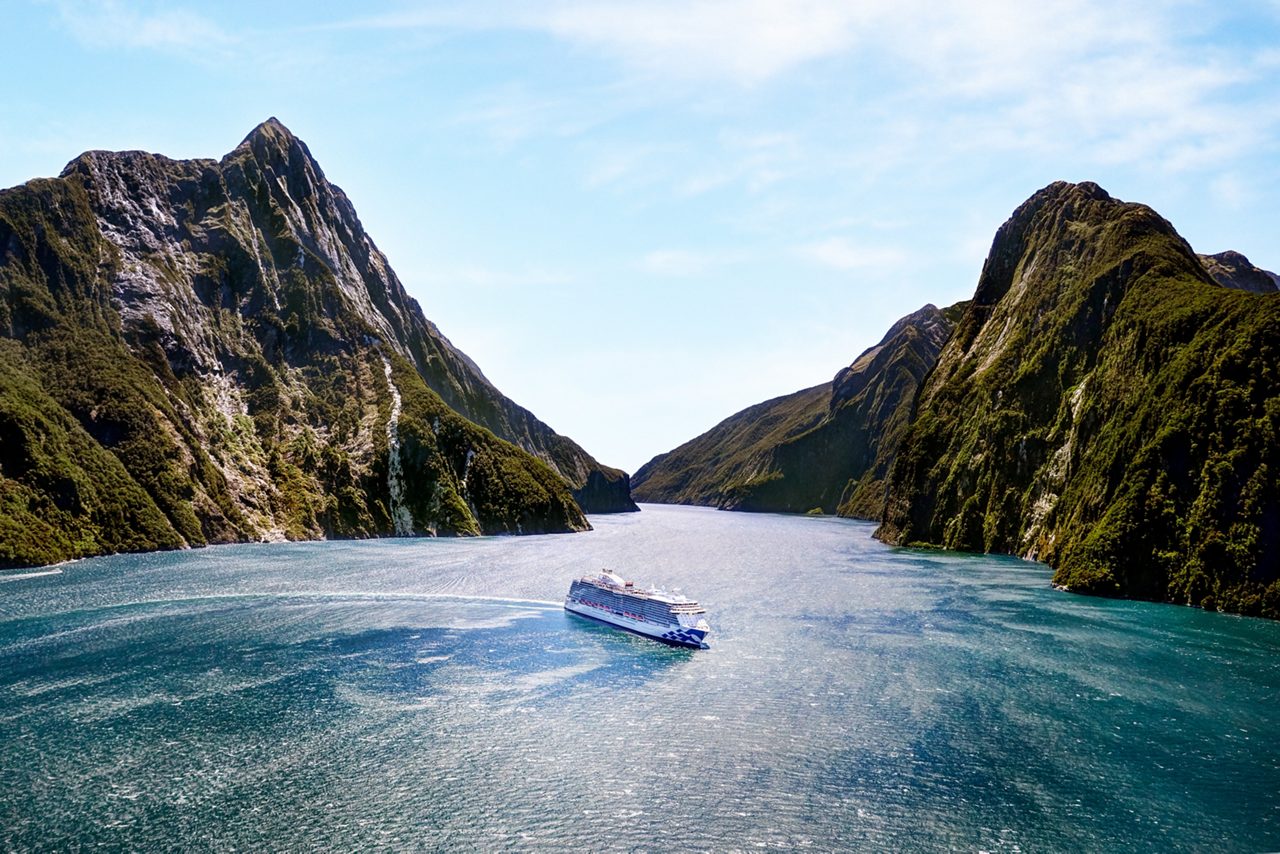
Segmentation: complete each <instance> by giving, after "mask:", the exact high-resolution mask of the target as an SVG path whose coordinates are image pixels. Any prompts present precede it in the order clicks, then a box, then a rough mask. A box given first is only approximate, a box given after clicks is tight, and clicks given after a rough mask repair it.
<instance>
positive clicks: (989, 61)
mask: <svg viewBox="0 0 1280 854" xmlns="http://www.w3.org/2000/svg"><path fill="white" fill-rule="evenodd" d="M352 7H358V8H355V9H354V10H353V8H352ZM6 13H7V14H6V21H5V29H6V32H5V37H4V42H5V49H4V52H3V54H2V55H0V68H2V70H3V72H4V79H5V80H6V81H8V84H7V86H6V92H5V96H4V109H3V110H0V152H3V154H2V156H0V186H11V185H14V184H19V183H21V182H23V181H25V180H27V179H28V178H32V177H36V176H45V175H53V174H57V173H58V172H59V171H60V170H61V169H62V167H63V165H64V164H65V163H66V162H67V161H68V160H70V159H71V158H73V157H74V156H75V155H76V154H78V153H80V152H81V151H83V150H86V149H90V148H108V149H125V148H141V149H146V150H150V151H159V152H162V153H164V154H167V155H169V156H172V157H218V156H221V155H222V154H224V153H225V152H227V151H229V150H230V149H231V148H233V147H234V146H235V145H236V144H237V143H238V142H239V141H240V139H241V138H242V137H243V136H244V135H245V134H246V133H247V132H248V131H249V130H250V129H251V128H252V127H253V126H254V125H256V124H257V123H258V122H260V121H262V120H263V119H265V118H266V117H268V116H272V115H274V116H277V117H279V118H280V120H281V121H283V122H284V123H285V124H286V125H288V126H289V127H290V128H291V129H292V130H293V131H294V132H295V133H296V134H297V135H299V136H300V137H302V138H303V139H304V140H306V142H307V143H308V145H309V146H310V148H311V150H312V153H313V154H315V156H316V157H317V159H318V160H319V161H320V163H321V165H322V166H323V167H324V169H325V171H326V174H327V175H328V177H329V178H330V180H332V181H334V182H335V183H337V184H339V185H340V186H341V187H343V189H344V190H345V191H346V192H347V194H348V195H349V196H350V197H351V199H352V200H353V202H354V203H355V205H356V208H357V210H358V211H359V213H360V216H361V219H362V220H363V222H364V224H365V227H366V228H367V229H368V230H369V232H370V234H371V235H372V236H373V238H374V240H375V241H376V242H377V243H378V245H379V247H380V248H381V249H382V250H383V251H384V252H385V253H386V254H387V256H388V257H389V259H390V261H391V264H392V266H393V267H394V268H395V269H396V271H397V273H398V274H399V275H400V278H401V279H402V280H403V281H404V283H405V286H406V287H407V288H408V290H409V292H410V293H411V294H413V295H414V296H415V297H417V299H418V300H419V302H421V304H422V307H423V311H424V312H425V313H426V315H427V317H429V318H430V319H432V320H434V321H435V322H436V323H437V324H439V326H440V328H441V329H442V330H443V331H444V333H445V334H446V335H448V336H449V337H450V338H451V339H452V340H453V342H454V343H455V344H457V345H458V346H459V347H461V348H462V349H463V350H464V351H466V352H467V353H468V354H469V355H471V356H472V357H473V358H474V359H475V360H476V361H477V362H478V363H479V364H480V366H481V367H482V368H483V369H484V371H485V372H486V374H487V375H488V376H489V377H490V379H492V380H493V381H494V382H495V383H496V384H497V385H498V387H499V388H501V389H502V390H503V391H504V392H506V393H507V394H508V395H509V396H511V397H513V398H514V399H515V400H517V401H519V402H520V403H522V404H524V405H525V406H527V407H528V408H530V409H532V410H533V411H534V412H535V413H536V414H537V415H538V416H539V417H541V418H542V419H543V420H544V421H547V422H548V423H550V424H551V425H552V426H553V427H555V428H556V429H557V430H559V431H561V432H563V433H566V434H567V435H570V436H572V437H573V438H575V439H576V440H578V441H579V442H580V443H581V444H582V445H583V446H585V447H586V448H587V449H588V450H589V451H591V452H592V453H593V454H595V455H596V456H597V457H598V458H600V459H601V460H602V461H603V462H606V463H610V464H613V465H619V466H622V467H625V468H627V469H628V470H631V471H634V470H635V469H636V468H637V467H638V466H639V465H641V464H642V463H643V462H645V461H646V460H647V459H648V458H649V457H651V456H652V455H654V454H657V453H660V452H662V451H666V450H669V449H670V448H672V447H674V446H675V445H677V444H679V443H681V442H683V441H685V440H687V439H689V438H692V437H693V436H694V435H696V434H698V433H700V432H702V431H704V430H706V429H707V428H709V427H711V426H712V425H713V424H715V423H716V422H717V421H719V420H720V419H722V418H724V417H725V416H727V415H729V414H731V413H732V412H735V411H737V410H738V409H741V408H742V407H744V406H747V405H750V404H752V403H756V402H759V401H761V400H764V399H766V398H769V397H773V396H775V395H779V394H785V393H788V392H791V391H794V390H797V389H799V388H802V387H806V386H809V385H814V384H817V383H820V382H825V381H827V380H829V379H830V378H831V376H832V375H833V374H834V373H835V372H836V370H838V369H839V368H840V367H841V366H843V365H846V364H848V363H849V362H850V361H852V360H853V358H854V357H855V356H856V355H857V354H858V353H859V352H860V351H861V350H863V349H864V348H866V347H868V346H870V345H872V344H874V343H875V342H876V341H877V340H878V339H879V337H880V335H881V334H882V333H883V332H884V330H885V329H887V328H888V326H889V325H890V324H891V323H892V322H893V321H894V320H895V319H896V318H898V317H900V316H901V315H903V314H906V313H908V312H910V311H913V310H915V309H916V308H918V307H920V306H921V305H923V304H925V303H927V302H933V303H935V304H937V305H946V304H949V303H951V302H954V301H956V300H960V299H965V298H967V297H968V296H970V294H971V293H972V291H973V288H974V286H975V284H976V282H977V277H978V274H979V272H980V271H981V267H982V261H983V258H984V257H985V254H986V250H987V248H988V247H989V245H990V241H991V237H992V235H993V233H994V231H995V229H996V228H997V227H998V226H999V225H1000V223H1001V222H1003V221H1004V219H1005V218H1007V217H1008V215H1009V214H1010V213H1011V212H1012V210H1013V209H1014V208H1015V207H1016V206H1017V205H1018V204H1019V203H1020V202H1021V201H1023V200H1024V199H1025V198H1026V197H1027V196H1029V195H1030V194H1031V193H1033V192H1034V191H1035V190H1037V189H1039V188H1040V187H1042V186H1044V185H1045V184H1047V183H1049V182H1051V181H1053V180H1057V179H1065V180H1072V181H1081V180H1093V181H1097V182H1098V183H1099V184H1101V185H1102V186H1103V187H1104V188H1106V189H1107V190H1108V191H1110V192H1111V193H1112V195H1114V196H1117V197H1119V198H1123V199H1126V200H1131V201H1141V202H1145V203H1147V204H1149V205H1151V206H1152V207H1154V208H1155V209H1156V210H1157V211H1159V212H1160V213H1161V214H1163V215H1164V216H1165V217H1166V218H1168V219H1169V220H1170V221H1171V222H1172V223H1173V224H1174V225H1175V226H1176V227H1177V228H1178V230H1179V231H1180V232H1181V233H1182V235H1183V236H1184V237H1186V238H1187V240H1188V241H1189V242H1190V243H1191V244H1192V246H1194V247H1195V248H1196V250H1197V251H1201V252H1218V251H1221V250H1223V249H1228V248H1232V249H1237V250H1239V251H1241V252H1244V253H1245V254H1246V255H1248V256H1249V257H1250V259H1252V260H1253V261H1254V263H1256V264H1258V265H1259V266H1262V267H1266V268H1269V269H1272V270H1276V269H1280V240H1278V238H1280V220H1278V219H1277V210H1278V209H1280V208H1278V202H1280V150H1278V146H1280V2H1275V0H1270V2H1262V0H1258V2H1236V3H1213V2H1193V0H1186V2H1166V3H1153V2H1130V0H1106V1H1105V2H1095V0H1042V2H1037V3H1027V2H969V3H956V2H927V1H926V0H893V2H887V0H862V2H839V0H829V2H809V0H738V2H723V1H722V0H683V2H639V0H635V1H634V2H615V0H564V2H544V3H536V2H529V1H528V0H526V2H502V0H495V1H494V2H490V0H472V2H468V3H465V4H464V3H459V4H435V3H416V4H411V3H397V2H383V3H378V2H370V3H364V4H336V3H333V4H330V3H315V2H313V3H303V2H298V3H290V2H272V3H267V4H260V3H247V2H246V3H234V2H229V3H219V4H198V3H194V2H192V3H188V4H183V3H157V2H138V3H134V2H124V0H88V2H70V0H68V1H67V2H56V0H54V1H53V2H36V3H30V4H11V5H10V6H8V7H6Z"/></svg>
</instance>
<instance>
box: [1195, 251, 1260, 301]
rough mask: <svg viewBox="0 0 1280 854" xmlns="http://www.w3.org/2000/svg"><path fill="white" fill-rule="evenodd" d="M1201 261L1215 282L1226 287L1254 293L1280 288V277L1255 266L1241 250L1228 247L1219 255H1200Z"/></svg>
mask: <svg viewBox="0 0 1280 854" xmlns="http://www.w3.org/2000/svg"><path fill="white" fill-rule="evenodd" d="M1196 257H1198V258H1199V259H1200V263H1201V264H1203V265H1204V269H1205V272H1207V273H1208V274H1209V275H1210V276H1211V277H1212V278H1213V280H1214V281H1215V282H1217V283H1218V284H1220V285H1222V286H1223V287H1224V288H1234V289H1235V290H1238V291H1248V292H1249V293H1253V294H1272V293H1275V292H1276V291H1277V290H1280V277H1277V276H1276V274H1275V273H1272V272H1269V271H1267V270H1263V269H1261V268H1259V267H1255V266H1254V265H1253V262H1251V261H1250V260H1249V259H1248V258H1246V257H1244V256H1243V255H1241V254H1240V253H1239V252H1235V251H1233V250H1230V249H1228V250H1227V251H1226V252H1219V253H1218V254H1217V255H1198V256H1196Z"/></svg>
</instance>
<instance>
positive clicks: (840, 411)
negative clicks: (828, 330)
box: [634, 305, 959, 518]
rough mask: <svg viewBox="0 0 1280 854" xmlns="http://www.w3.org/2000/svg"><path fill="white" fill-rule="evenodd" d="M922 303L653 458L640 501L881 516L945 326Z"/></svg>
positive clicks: (640, 479)
mask: <svg viewBox="0 0 1280 854" xmlns="http://www.w3.org/2000/svg"><path fill="white" fill-rule="evenodd" d="M958 313H959V312H958V309H957V310H955V311H953V310H951V309H948V310H947V312H945V313H944V312H942V311H939V310H938V309H937V308H935V307H934V306H932V305H927V306H925V307H924V308H922V309H920V310H919V311H917V312H915V313H913V314H910V315H908V316H906V317H904V318H902V319H901V320H899V321H898V322H897V323H895V324H894V325H893V327H892V328H891V329H890V330H889V331H888V332H887V333H886V334H885V336H884V338H883V339H882V340H881V341H880V343H879V344H877V345H876V346H874V347H872V348H870V349H869V350H867V351H866V352H864V353H863V354H862V355H860V356H859V357H858V358H857V359H856V360H855V361H854V362H853V364H852V365H850V366H849V367H847V368H844V369H842V370H841V371H840V372H839V373H838V374H836V376H835V379H834V380H832V382H831V383H830V384H828V385H822V386H815V387H814V388H810V389H805V390H804V391H800V392H796V393H795V394H792V395H787V396H785V397H780V398H777V399H775V400H771V401H766V402H765V403H761V404H758V405H757V406H753V407H750V408H748V409H745V410H743V411H742V412H739V413H737V414H736V415H733V416H730V417H729V418H727V419H725V420H724V421H722V422H721V423H720V424H718V425H716V426H715V427H714V428H712V429H711V430H710V431H708V432H707V433H704V434H703V435H701V436H699V437H697V438H696V439H694V440H692V441H690V442H688V443H686V444H684V445H681V446H680V447H679V448H676V449H675V450H673V451H671V452H669V453H667V454H663V455H661V456H658V457H655V458H654V459H653V460H651V461H650V462H649V463H647V464H646V465H645V466H643V467H642V468H641V469H640V471H638V472H637V473H636V477H635V486H634V489H635V494H636V497H638V498H639V499H640V500H641V501H658V502H672V503H690V504H713V505H715V506H718V507H721V508H723V509H728V510H752V511H763V512H780V513H804V512H809V511H818V512H823V513H836V512H839V513H840V514H841V515H847V516H855V517H861V518H878V517H879V515H880V512H881V510H882V509H883V507H884V491H885V489H884V488H885V478H886V476H887V474H888V469H889V465H890V463H891V461H892V459H893V455H894V452H895V450H896V448H897V443H898V441H899V440H900V438H901V436H902V433H903V431H904V430H905V429H906V426H907V423H908V421H909V417H910V413H911V404H912V401H913V399H914V397H915V392H916V388H917V387H918V385H919V383H920V382H921V380H923V379H924V376H925V375H926V374H927V373H928V372H929V369H930V368H931V367H932V366H933V363H934V360H935V359H936V358H937V355H938V352H939V350H941V348H942V345H943V343H944V342H945V341H946V340H947V337H948V336H949V335H950V334H951V328H952V322H951V320H950V319H949V316H951V317H954V316H956V315H958Z"/></svg>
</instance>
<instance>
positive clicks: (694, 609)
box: [564, 571, 711, 649]
mask: <svg viewBox="0 0 1280 854" xmlns="http://www.w3.org/2000/svg"><path fill="white" fill-rule="evenodd" d="M564 608H565V610H566V611H569V612H571V613H574V614H577V615H579V616H582V617H587V618H588V619H592V620H598V621H599V622H602V623H607V624H609V625H611V626H616V627H617V628H620V629H625V630H627V631H629V632H634V633H635V634H638V635H643V636H645V637H647V638H652V639H653V640H657V641H662V642H663V643H668V644H672V645H674V646H688V647H694V648H695V649H706V648H707V644H706V637H707V634H708V633H710V631H711V626H709V625H708V624H707V621H706V619H705V615H706V613H707V609H706V608H703V607H702V606H701V605H699V604H698V603H697V602H695V601H693V600H692V599H688V598H686V597H684V596H682V595H680V594H678V593H668V592H667V591H665V590H659V589H657V588H655V587H651V588H649V589H648V590H644V589H641V588H639V587H636V586H635V584H634V583H633V582H631V581H626V580H624V579H623V578H622V577H621V576H619V575H615V574H614V573H612V572H607V571H601V572H600V574H599V575H595V576H590V575H587V576H583V577H582V578H579V579H577V580H576V581H574V582H573V583H572V584H570V585H569V595H568V596H566V597H565V599H564Z"/></svg>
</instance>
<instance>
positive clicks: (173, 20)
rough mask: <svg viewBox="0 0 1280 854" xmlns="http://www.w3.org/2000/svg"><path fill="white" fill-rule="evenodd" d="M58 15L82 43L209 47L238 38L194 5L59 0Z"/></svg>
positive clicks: (167, 48) (168, 48)
mask: <svg viewBox="0 0 1280 854" xmlns="http://www.w3.org/2000/svg"><path fill="white" fill-rule="evenodd" d="M56 8H57V10H58V19H59V21H60V22H61V23H62V25H63V26H64V27H66V29H67V31H68V32H69V33H71V35H72V36H73V37H74V38H75V39H76V40H77V41H79V42H81V43H82V44H85V45H88V46H90V47H96V48H142V49H149V50H160V51H181V50H187V49H193V48H199V49H203V50H208V49H210V48H215V47H220V46H225V45H228V44H230V43H231V42H232V41H234V39H233V38H232V36H231V35H230V34H229V33H227V32H226V31H225V30H224V29H222V28H221V27H219V26H218V25H217V24H216V23H214V22H213V21H212V20H211V19H209V18H207V17H205V16H204V15H201V14H200V13H198V12H195V11H192V10H190V9H182V8H177V7H166V8H157V9H151V10H148V9H142V8H139V7H138V6H137V5H136V4H125V3H121V2H119V0H58V2H57V3H56Z"/></svg>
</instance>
